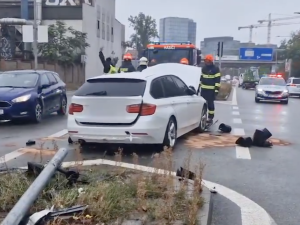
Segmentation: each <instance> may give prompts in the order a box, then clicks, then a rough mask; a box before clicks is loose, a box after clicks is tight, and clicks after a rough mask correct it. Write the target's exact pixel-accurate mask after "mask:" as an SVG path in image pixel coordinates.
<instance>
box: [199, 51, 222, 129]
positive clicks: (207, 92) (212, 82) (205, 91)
mask: <svg viewBox="0 0 300 225" xmlns="http://www.w3.org/2000/svg"><path fill="white" fill-rule="evenodd" d="M204 62H205V66H204V67H203V68H202V75H201V78H200V83H201V84H200V88H201V96H202V97H203V98H204V99H205V100H206V102H207V107H208V124H211V123H213V118H214V116H215V103H214V101H215V97H216V96H217V95H218V93H219V89H220V80H221V73H220V69H219V67H217V66H215V65H214V63H213V62H214V58H213V56H212V55H207V56H206V57H205V59H204Z"/></svg>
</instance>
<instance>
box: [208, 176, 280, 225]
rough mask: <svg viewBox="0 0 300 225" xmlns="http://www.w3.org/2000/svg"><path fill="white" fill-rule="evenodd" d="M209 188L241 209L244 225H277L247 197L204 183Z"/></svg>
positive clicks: (211, 183)
mask: <svg viewBox="0 0 300 225" xmlns="http://www.w3.org/2000/svg"><path fill="white" fill-rule="evenodd" d="M204 184H205V186H207V187H208V188H210V189H211V188H213V187H215V189H216V191H217V192H218V194H220V195H223V196H224V197H225V198H227V199H229V200H230V201H232V202H234V203H235V204H236V205H238V206H239V207H240V209H241V218H242V225H276V223H275V221H274V219H273V218H272V217H271V216H270V215H269V214H268V213H267V212H266V210H265V209H263V208H262V207H261V206H259V205H258V204H257V203H255V202H253V201H252V200H250V199H249V198H247V197H246V196H244V195H242V194H240V193H238V192H236V191H234V190H232V189H229V188H227V187H224V186H222V185H220V184H216V183H213V182H210V181H204Z"/></svg>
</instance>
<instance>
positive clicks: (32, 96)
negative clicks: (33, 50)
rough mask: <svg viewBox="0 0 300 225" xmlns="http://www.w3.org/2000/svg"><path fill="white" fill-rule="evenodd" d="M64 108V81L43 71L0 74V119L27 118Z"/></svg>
mask: <svg viewBox="0 0 300 225" xmlns="http://www.w3.org/2000/svg"><path fill="white" fill-rule="evenodd" d="M66 111H67V95H66V84H65V83H64V82H63V81H62V80H61V79H60V78H59V75H58V74H57V73H55V72H52V71H47V70H16V71H7V72H3V73H0V120H17V119H26V120H28V119H30V120H32V121H34V122H36V123H39V122H41V120H42V118H43V115H46V114H51V113H54V112H57V114H58V115H65V114H66Z"/></svg>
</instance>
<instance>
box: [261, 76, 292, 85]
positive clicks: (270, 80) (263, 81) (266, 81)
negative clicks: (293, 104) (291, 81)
mask: <svg viewBox="0 0 300 225" xmlns="http://www.w3.org/2000/svg"><path fill="white" fill-rule="evenodd" d="M259 85H277V86H285V85H286V83H285V81H284V79H281V78H262V79H260V82H259Z"/></svg>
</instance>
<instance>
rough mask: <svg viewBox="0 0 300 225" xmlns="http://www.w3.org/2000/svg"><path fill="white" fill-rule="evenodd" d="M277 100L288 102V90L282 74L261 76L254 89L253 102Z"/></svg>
mask: <svg viewBox="0 0 300 225" xmlns="http://www.w3.org/2000/svg"><path fill="white" fill-rule="evenodd" d="M260 101H279V102H281V103H283V104H288V101H289V91H288V89H287V86H286V83H285V80H284V79H283V78H282V75H280V74H277V75H269V76H268V77H262V78H261V79H260V81H259V83H258V85H257V86H256V89H255V102H257V103H258V102H260Z"/></svg>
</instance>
